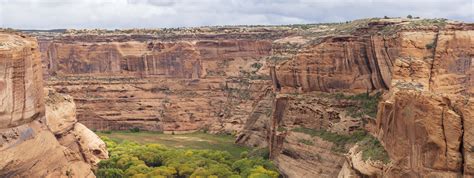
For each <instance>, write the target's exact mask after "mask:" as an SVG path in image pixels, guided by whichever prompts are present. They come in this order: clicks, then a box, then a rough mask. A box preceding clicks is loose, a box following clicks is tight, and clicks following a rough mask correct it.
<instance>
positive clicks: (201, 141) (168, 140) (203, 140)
mask: <svg viewBox="0 0 474 178" xmlns="http://www.w3.org/2000/svg"><path fill="white" fill-rule="evenodd" d="M96 134H97V135H99V136H106V137H109V138H110V139H112V140H114V141H116V142H118V143H120V142H122V141H125V140H128V141H133V142H137V143H141V144H146V143H157V144H161V145H165V146H168V147H173V148H177V149H184V148H186V149H210V150H219V151H228V152H229V153H230V154H232V155H233V156H235V157H239V155H240V153H242V152H243V151H249V148H248V147H244V146H240V145H237V144H235V143H234V140H235V138H234V137H233V136H231V135H212V134H206V133H203V132H195V133H188V134H179V135H169V134H163V133H160V132H147V131H140V132H130V131H112V132H111V133H104V132H96Z"/></svg>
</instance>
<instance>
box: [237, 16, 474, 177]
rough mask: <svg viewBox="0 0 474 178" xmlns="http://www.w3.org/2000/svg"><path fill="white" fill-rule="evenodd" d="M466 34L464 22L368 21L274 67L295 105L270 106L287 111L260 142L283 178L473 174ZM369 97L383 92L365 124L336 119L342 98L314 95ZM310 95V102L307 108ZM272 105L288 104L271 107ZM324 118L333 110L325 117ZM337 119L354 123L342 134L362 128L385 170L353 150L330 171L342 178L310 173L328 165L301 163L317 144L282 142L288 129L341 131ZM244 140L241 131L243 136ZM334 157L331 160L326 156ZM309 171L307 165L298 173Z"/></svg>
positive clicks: (279, 86) (277, 84)
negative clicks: (382, 153) (385, 159)
mask: <svg viewBox="0 0 474 178" xmlns="http://www.w3.org/2000/svg"><path fill="white" fill-rule="evenodd" d="M473 29H474V26H473V25H472V24H460V23H448V24H434V25H433V24H431V25H430V24H428V25H426V24H425V25H416V26H412V25H410V23H403V22H402V23H400V22H397V23H385V22H383V21H377V22H371V23H369V24H368V26H366V27H364V28H356V29H355V30H353V31H352V32H350V33H349V34H343V35H335V36H325V37H321V38H317V40H315V42H314V43H309V44H307V45H306V46H305V47H303V48H302V49H301V50H300V51H299V52H298V53H297V54H296V56H294V57H293V59H292V60H289V61H285V62H283V63H281V64H280V65H278V66H277V67H276V70H275V73H276V75H275V76H276V77H275V79H274V88H275V89H276V91H278V92H279V93H283V94H284V93H289V94H291V95H296V96H299V95H301V96H303V100H300V101H298V99H297V98H298V97H294V96H292V97H287V96H285V95H282V94H278V95H277V97H276V100H275V103H276V104H275V105H274V107H273V108H274V109H275V108H276V109H278V110H284V111H285V112H286V113H291V112H293V113H292V114H283V116H281V115H280V113H281V112H274V113H273V116H270V117H269V118H268V119H267V120H268V121H267V122H268V124H269V125H271V127H272V128H270V129H267V130H268V131H266V133H269V134H270V135H263V136H262V137H260V138H262V140H263V139H265V140H267V141H268V142H269V144H268V145H270V150H271V154H273V157H274V158H275V161H276V163H277V165H278V166H279V167H280V168H281V169H282V172H283V173H284V174H287V175H288V176H290V177H301V176H305V175H318V176H315V177H321V176H322V177H325V176H326V177H334V176H337V175H338V174H339V176H341V177H350V176H362V175H366V176H369V175H370V176H388V177H398V176H401V177H430V176H431V177H433V176H434V177H458V176H463V175H464V176H472V171H473V170H474V169H473V168H472V154H473V153H472V151H473V150H472V144H473V143H472V142H473V140H472V139H471V137H472V130H474V129H472V128H470V127H471V125H470V123H471V122H472V120H473V117H472V115H471V111H472V96H473V94H472V90H473V89H472V88H473V83H472V72H473V69H474V67H473V65H472V60H473V56H474V55H473V46H474V42H473V41H472V38H473V37H474V34H473V32H474V31H473ZM390 31H391V32H390ZM388 32H389V33H388ZM374 91H384V92H385V93H386V94H385V95H384V96H383V99H382V102H381V103H380V104H379V109H378V115H377V117H367V118H366V119H356V118H352V119H350V118H351V117H347V114H345V113H346V112H344V108H346V111H351V110H353V109H352V108H354V107H357V103H355V105H354V103H346V105H342V107H341V101H343V100H339V102H331V101H330V100H326V101H324V100H323V99H322V98H325V97H324V94H323V95H321V92H324V93H329V94H326V96H331V95H333V96H334V94H331V93H337V92H345V93H354V94H357V93H365V92H374ZM315 98H317V100H319V102H318V101H316V102H315V101H311V100H315ZM280 99H285V100H288V101H287V103H292V102H294V104H286V106H284V107H283V108H279V105H278V101H279V100H280ZM321 101H323V102H321ZM308 104H310V105H308ZM311 105H312V106H311ZM325 107H326V108H325ZM309 108H312V109H309ZM316 108H324V109H316ZM337 108H341V109H343V110H337ZM347 109H348V110H347ZM331 111H332V112H333V113H332V114H329V113H330V112H331ZM312 113H314V114H312ZM275 114H276V115H275ZM298 114H301V116H298ZM306 117H309V118H308V119H305V118H306ZM363 117H364V116H363ZM344 118H348V119H346V120H348V121H351V122H352V121H353V122H355V123H354V124H355V125H354V124H352V125H344V126H343V127H342V128H346V129H347V130H349V132H350V130H351V129H348V128H351V127H352V128H358V127H359V128H360V126H362V125H364V124H361V123H360V122H368V123H367V124H365V129H366V130H368V131H370V132H371V133H372V134H373V135H375V136H377V137H378V138H379V139H380V141H381V142H382V144H383V145H384V147H385V148H386V150H387V152H388V154H389V156H390V159H391V163H390V164H389V165H385V166H380V165H379V166H375V167H376V168H375V169H374V164H369V163H367V162H365V163H364V161H361V159H360V158H359V156H360V155H359V154H360V153H352V154H348V155H347V160H348V161H343V160H342V161H339V162H337V161H336V162H333V164H332V165H331V167H338V168H337V169H338V170H339V169H340V170H342V172H340V173H339V172H338V171H335V172H332V173H331V172H330V171H329V172H326V171H324V169H321V170H319V171H318V172H316V169H315V168H316V167H318V168H321V167H324V166H320V165H324V164H328V163H329V162H330V161H320V162H317V161H313V163H311V162H312V161H311V160H314V159H311V158H309V157H311V156H313V157H314V153H315V152H316V153H317V154H321V153H322V152H321V151H312V152H306V153H305V150H306V149H308V148H318V147H319V148H321V146H322V145H324V144H323V143H324V142H321V141H319V140H314V139H312V138H305V137H304V136H297V137H296V138H300V139H304V140H301V141H300V142H295V141H291V140H295V138H292V136H293V135H295V134H299V133H295V132H293V131H291V129H292V128H294V127H307V128H318V127H319V128H318V129H324V130H329V131H332V132H340V131H341V130H338V129H336V128H338V127H337V125H338V124H337V123H338V121H339V120H343V119H344ZM247 133H248V132H243V134H244V135H245V134H247ZM245 137H249V138H250V137H252V136H249V135H245ZM253 142H255V141H253ZM298 147H299V148H298ZM326 150H327V148H326ZM332 154H333V155H336V156H337V155H340V154H337V153H332ZM305 157H306V158H305ZM326 157H330V156H327V155H326ZM334 160H337V159H331V161H334ZM288 162H293V164H287V163H288ZM311 164H313V166H307V165H311ZM318 164H319V166H316V165H318ZM294 165H304V166H303V167H306V166H307V167H306V168H303V167H301V168H297V167H295V166H294ZM311 167H312V168H311ZM348 167H350V170H348V169H347V168H348ZM341 168H342V169H341ZM294 170H297V171H294Z"/></svg>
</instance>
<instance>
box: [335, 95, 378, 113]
mask: <svg viewBox="0 0 474 178" xmlns="http://www.w3.org/2000/svg"><path fill="white" fill-rule="evenodd" d="M381 96H382V93H380V92H378V93H376V94H374V95H370V94H369V93H362V94H358V95H349V96H346V95H344V94H342V93H337V94H335V95H334V98H336V99H346V100H353V101H355V102H356V103H358V105H354V106H350V107H347V109H346V110H347V112H348V113H349V114H350V116H351V117H354V118H358V117H362V116H364V115H368V116H370V117H376V116H377V105H378V102H379V100H380V98H381Z"/></svg>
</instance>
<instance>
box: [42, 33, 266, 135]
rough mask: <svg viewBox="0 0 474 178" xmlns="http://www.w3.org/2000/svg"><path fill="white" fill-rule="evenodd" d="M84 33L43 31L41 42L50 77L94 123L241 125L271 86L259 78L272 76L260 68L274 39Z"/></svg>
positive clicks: (171, 127) (121, 126)
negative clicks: (46, 35) (108, 38)
mask: <svg viewBox="0 0 474 178" xmlns="http://www.w3.org/2000/svg"><path fill="white" fill-rule="evenodd" d="M83 37H84V36H83V35H77V36H67V35H65V36H60V37H55V38H53V39H42V40H40V46H41V49H42V51H43V64H44V66H45V71H46V72H47V73H46V74H45V76H46V77H47V78H49V81H48V85H49V86H52V87H54V88H56V89H57V90H58V91H59V92H62V93H68V94H70V95H72V96H73V97H74V98H75V101H76V103H77V104H78V108H77V112H78V120H79V121H80V122H81V123H83V124H85V125H86V126H88V127H89V128H94V129H98V130H108V129H113V130H127V129H129V128H132V127H138V128H140V129H142V130H155V131H176V132H179V131H195V130H203V129H206V130H210V131H213V132H217V131H222V130H225V131H227V132H231V131H234V130H240V129H241V128H242V125H243V124H244V123H245V121H246V117H247V116H248V114H249V112H250V111H251V110H252V104H253V100H255V99H258V97H259V96H260V93H262V92H264V90H265V88H267V87H268V86H269V83H268V81H265V80H251V78H257V79H258V78H261V79H265V78H268V74H257V73H256V71H258V70H259V69H260V68H261V67H262V65H264V64H265V63H266V61H265V60H264V58H265V57H267V56H269V55H270V52H271V49H272V43H271V41H270V40H271V39H261V38H258V39H253V38H250V37H242V38H236V39H233V40H229V39H226V38H227V37H225V38H223V37H220V36H218V35H217V36H215V37H212V38H210V39H202V38H197V37H196V38H190V39H182V40H179V39H174V40H172V41H169V40H168V41H164V40H159V39H155V40H153V39H147V40H142V39H140V38H133V37H131V38H129V39H125V40H124V39H115V40H114V41H112V42H100V39H101V36H100V35H96V36H94V38H97V39H96V40H97V41H93V40H91V39H87V40H86V39H84V38H83ZM94 38H93V39H94ZM177 38H179V37H177ZM112 39H113V38H112Z"/></svg>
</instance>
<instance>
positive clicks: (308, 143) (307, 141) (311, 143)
mask: <svg viewBox="0 0 474 178" xmlns="http://www.w3.org/2000/svg"><path fill="white" fill-rule="evenodd" d="M298 142H300V143H302V144H305V145H314V143H313V142H312V141H311V140H306V139H299V140H298Z"/></svg>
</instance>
